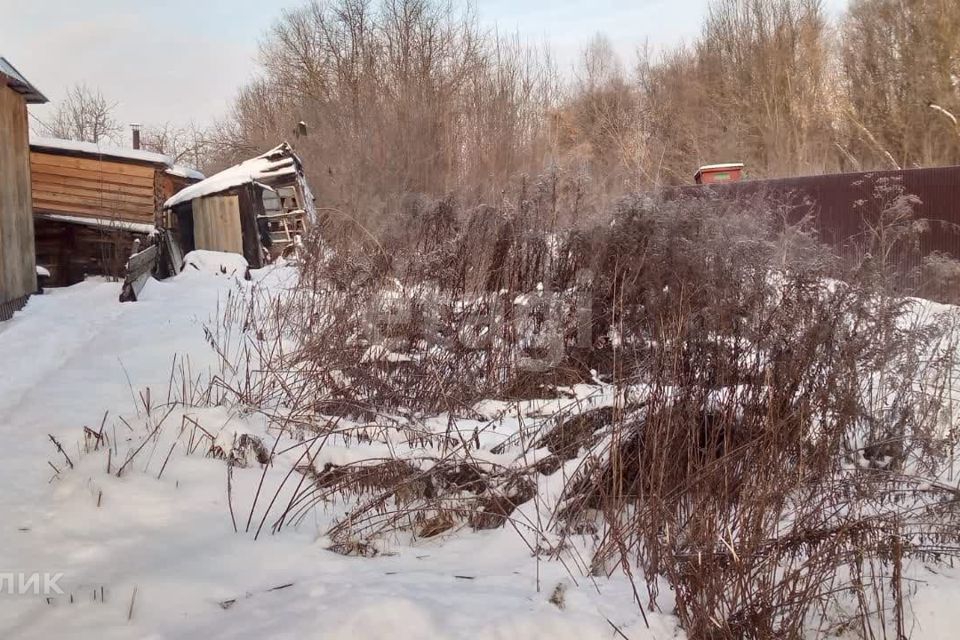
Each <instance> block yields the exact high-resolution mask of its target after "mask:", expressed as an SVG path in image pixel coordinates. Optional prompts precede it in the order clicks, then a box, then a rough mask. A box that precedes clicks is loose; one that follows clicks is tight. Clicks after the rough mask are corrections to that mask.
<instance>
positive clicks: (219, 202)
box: [193, 195, 243, 255]
mask: <svg viewBox="0 0 960 640" xmlns="http://www.w3.org/2000/svg"><path fill="white" fill-rule="evenodd" d="M193 242H194V247H195V248H197V249H207V250H210V251H227V252H231V253H239V254H240V255H243V234H242V232H241V227H240V202H239V198H238V197H237V196H234V195H230V196H211V197H208V198H198V199H196V200H194V201H193Z"/></svg>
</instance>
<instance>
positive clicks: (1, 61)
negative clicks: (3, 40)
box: [0, 56, 48, 104]
mask: <svg viewBox="0 0 960 640" xmlns="http://www.w3.org/2000/svg"><path fill="white" fill-rule="evenodd" d="M0 76H2V77H3V79H4V80H5V81H6V83H7V86H9V87H10V88H11V89H13V90H14V91H16V92H17V93H19V94H20V95H22V96H23V98H24V100H26V101H27V104H43V103H45V102H48V100H47V98H46V96H44V95H43V94H42V93H40V92H39V91H38V90H37V88H36V87H35V86H33V85H32V84H30V82H29V81H28V80H27V79H26V78H24V77H23V75H22V74H21V73H20V72H19V71H17V70H16V68H15V67H14V66H13V65H12V64H10V62H9V61H8V60H7V59H6V58H4V57H3V56H0Z"/></svg>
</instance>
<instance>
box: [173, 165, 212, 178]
mask: <svg viewBox="0 0 960 640" xmlns="http://www.w3.org/2000/svg"><path fill="white" fill-rule="evenodd" d="M166 173H169V174H170V175H172V176H177V177H178V178H190V179H191V180H203V179H204V178H206V176H205V175H203V174H202V173H200V172H199V171H197V170H196V169H191V168H190V167H185V166H183V165H182V164H175V165H173V166H172V167H170V168H169V169H167V171H166Z"/></svg>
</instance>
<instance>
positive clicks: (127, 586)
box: [0, 268, 953, 640]
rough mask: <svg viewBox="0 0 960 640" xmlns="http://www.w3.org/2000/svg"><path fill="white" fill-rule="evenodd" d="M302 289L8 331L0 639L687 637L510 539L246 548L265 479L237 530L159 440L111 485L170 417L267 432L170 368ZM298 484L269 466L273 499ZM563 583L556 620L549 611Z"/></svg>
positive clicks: (203, 280)
mask: <svg viewBox="0 0 960 640" xmlns="http://www.w3.org/2000/svg"><path fill="white" fill-rule="evenodd" d="M291 275H292V274H291V272H290V270H289V269H285V268H278V269H273V270H263V271H259V272H254V274H253V283H248V282H244V281H241V280H238V279H237V278H235V277H232V276H229V275H213V274H210V273H204V272H201V271H198V272H196V273H184V274H182V275H181V276H179V277H177V278H174V279H172V280H169V281H165V282H155V281H151V282H149V283H148V284H147V286H146V288H145V289H144V291H143V292H142V294H141V296H140V301H139V302H136V303H126V304H121V303H119V302H118V301H117V298H118V295H119V292H120V285H119V284H117V283H109V282H103V281H88V282H85V283H83V284H80V285H76V286H74V287H70V288H67V289H62V290H53V291H51V292H49V293H48V294H47V295H43V296H36V297H34V298H33V299H31V301H30V302H29V304H28V305H27V307H26V308H25V309H24V310H23V311H22V312H20V313H18V314H17V315H16V316H15V317H14V318H13V319H12V320H11V321H9V322H6V323H0V514H2V517H0V638H3V639H8V638H37V639H49V638H91V639H92V638H98V639H99V638H156V639H160V638H171V639H173V638H257V639H262V638H314V637H316V638H388V637H389V638H391V639H395V640H400V639H403V638H545V639H546V638H550V639H561V638H618V637H621V638H622V637H627V638H631V639H633V640H640V639H644V638H658V639H664V638H673V637H683V634H682V632H680V631H678V630H677V628H676V620H675V618H673V617H672V616H670V615H669V611H668V610H667V609H666V607H665V612H664V613H648V614H647V617H648V618H649V628H648V627H647V625H646V624H645V623H644V621H643V618H642V617H641V615H640V612H639V610H638V609H637V608H636V605H635V604H634V603H633V602H632V590H631V588H630V585H629V583H628V582H627V581H626V580H625V579H623V578H617V577H614V578H612V579H610V580H607V579H603V580H597V581H594V580H593V579H591V578H588V577H584V576H583V574H582V572H579V571H577V569H576V568H575V567H570V569H571V570H570V571H568V569H567V568H566V567H565V566H564V565H563V564H562V563H559V562H547V561H544V560H538V559H537V558H535V557H534V555H533V554H532V553H531V551H530V549H529V548H528V546H527V543H526V542H525V541H524V539H523V538H522V537H521V536H520V535H518V533H517V532H516V531H514V530H513V529H511V528H510V527H507V528H504V529H495V530H491V531H480V532H471V531H461V532H458V533H457V534H456V535H455V536H452V537H449V538H447V539H446V540H439V539H432V540H430V541H421V542H419V543H417V544H416V545H415V546H403V545H400V546H396V547H392V548H390V549H389V553H385V554H382V555H380V556H378V557H376V558H359V557H346V556H342V555H338V554H335V553H333V552H331V551H328V550H326V548H325V547H326V544H325V540H324V539H323V538H322V537H321V535H322V533H323V531H324V529H325V527H323V526H322V523H320V522H313V521H309V520H308V521H306V522H305V523H304V524H302V525H301V526H299V527H298V528H296V529H293V528H287V529H284V530H282V531H281V532H280V533H279V534H276V535H271V534H267V533H265V534H263V535H261V536H260V538H259V539H258V540H256V541H255V540H254V539H253V533H252V532H251V533H244V529H245V527H244V524H245V521H246V519H247V514H248V511H249V505H250V503H251V501H252V496H253V494H254V493H255V492H256V488H257V483H258V482H259V479H260V474H261V470H260V468H259V465H256V464H254V465H252V466H251V467H250V468H247V469H237V470H236V471H235V473H234V477H233V483H234V484H233V506H234V509H235V511H236V516H235V517H236V519H237V520H238V521H239V529H240V533H235V532H234V527H233V524H232V520H231V515H230V510H229V508H228V501H227V492H226V484H227V465H226V464H225V462H224V461H223V460H217V459H213V458H209V457H206V456H204V455H202V452H198V453H196V454H194V455H186V453H185V452H184V451H183V450H182V449H183V448H185V447H183V446H180V445H177V446H176V447H175V449H170V447H171V446H173V444H172V443H173V442H175V438H172V437H171V438H172V439H170V440H162V439H160V438H157V439H155V440H153V441H149V442H148V447H149V449H150V450H149V451H145V452H143V454H142V455H140V456H138V457H136V458H135V459H134V461H133V462H132V463H131V464H130V465H129V469H127V470H126V471H125V472H124V473H123V474H122V475H121V477H117V476H116V470H117V468H118V464H122V463H123V461H124V459H125V455H126V452H128V451H129V450H130V449H131V448H133V447H134V446H136V445H137V443H139V442H142V441H144V440H145V437H144V436H145V435H146V434H147V433H149V430H150V428H151V425H155V424H157V423H158V421H159V420H160V418H161V417H163V416H166V422H165V424H166V425H167V427H169V425H176V428H167V431H170V432H171V433H173V434H174V435H176V431H177V429H178V428H179V426H180V425H182V424H186V421H187V420H188V419H189V420H193V421H196V422H197V423H200V424H203V425H205V428H207V429H210V430H211V431H216V432H220V431H224V432H226V433H237V432H239V433H242V432H244V431H250V432H254V433H261V434H263V433H264V429H265V425H264V424H263V421H262V420H261V419H259V418H257V417H256V416H255V415H246V416H243V415H239V414H238V413H237V412H236V411H235V410H233V409H230V408H225V407H206V408H197V409H190V408H184V407H182V406H181V407H175V408H173V410H172V411H173V412H172V413H171V414H170V415H166V412H167V411H168V407H167V406H165V405H167V402H166V400H167V398H166V395H167V393H168V390H169V388H170V380H171V368H172V365H173V364H174V357H175V356H181V357H183V356H188V357H189V359H188V360H183V359H181V360H178V362H180V363H184V362H186V363H187V365H188V367H189V370H190V371H191V372H192V374H191V375H201V376H202V375H205V374H206V372H207V371H210V370H213V368H215V366H216V364H217V357H216V354H215V353H214V352H213V350H212V349H211V348H210V345H209V344H208V343H207V340H206V339H205V336H204V330H203V329H204V324H205V323H208V322H209V321H210V320H211V319H212V317H213V316H214V314H215V313H216V310H217V307H218V304H222V303H223V301H224V299H225V297H226V295H227V292H228V291H231V290H233V291H237V290H240V291H243V290H245V289H246V288H249V287H251V286H253V284H254V283H256V282H258V281H259V282H261V283H262V284H263V285H265V286H273V287H279V286H283V283H284V281H285V279H286V278H289V277H290V276H291ZM178 366H179V365H178ZM147 389H149V392H147V391H146V390H147ZM147 406H150V407H151V408H152V409H151V414H150V415H147V410H146V407H147ZM157 407H162V409H158V408H157ZM105 414H106V418H105ZM160 414H162V416H161V415H160ZM101 425H106V426H104V430H105V432H106V433H107V434H108V436H109V438H110V439H111V441H115V442H117V443H118V446H117V449H116V450H117V452H118V457H117V458H113V459H110V456H112V454H107V452H106V448H103V449H101V450H100V451H96V452H93V453H89V454H88V453H84V452H81V447H83V439H84V434H83V427H84V426H88V427H90V429H91V430H92V432H99V430H100V429H101ZM165 428H166V427H165ZM50 436H53V438H55V439H56V440H57V442H59V443H61V444H62V446H63V448H64V453H65V454H66V455H63V454H61V453H60V452H58V451H57V450H56V448H55V446H54V444H53V442H52V440H51V438H50ZM119 443H123V444H122V445H119ZM168 450H171V451H172V453H171V454H168ZM290 455H293V454H290ZM66 457H69V458H70V463H72V464H73V465H74V466H75V468H74V469H70V468H68V466H69V464H70V463H68V462H67V461H66ZM167 458H169V460H168V461H166V462H165V459H167ZM51 464H52V465H54V466H55V467H56V468H57V469H58V470H59V473H57V472H56V471H55V470H54V468H53V467H52V466H51ZM107 465H111V469H112V471H113V474H108V473H107V472H106V467H107ZM289 468H290V467H289V465H279V464H278V465H276V469H272V470H271V471H270V474H268V477H267V481H266V485H265V486H268V487H269V486H275V485H276V483H277V477H278V476H277V474H280V475H279V477H280V478H282V476H283V474H284V473H285V472H286V470H287V469H289ZM271 483H273V484H272V485H271ZM258 518H259V513H258V515H257V519H258ZM253 524H254V526H255V525H256V524H257V521H256V519H255V520H254V523H253ZM21 573H22V574H26V575H28V576H29V575H31V574H34V573H40V574H53V575H56V574H62V577H61V578H59V579H58V580H57V585H58V587H59V589H60V590H62V592H63V593H62V594H60V593H54V594H52V595H51V594H47V595H46V596H44V595H36V594H33V593H28V594H20V595H18V594H13V593H8V591H10V589H7V590H4V586H9V582H8V581H9V579H10V577H11V576H17V575H19V574H21ZM4 581H7V582H4ZM558 585H563V586H562V587H560V589H561V590H564V597H563V607H562V608H561V607H558V606H557V605H555V604H553V603H551V602H550V597H551V595H552V594H553V593H554V591H555V590H556V589H557V586H558ZM936 615H937V614H936V611H934V612H933V613H930V614H927V615H926V618H927V619H930V618H931V616H934V618H933V619H934V620H935V616H936ZM924 637H931V638H933V637H953V636H945V635H936V634H934V635H926V634H925V635H924Z"/></svg>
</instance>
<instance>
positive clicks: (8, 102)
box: [0, 77, 37, 319]
mask: <svg viewBox="0 0 960 640" xmlns="http://www.w3.org/2000/svg"><path fill="white" fill-rule="evenodd" d="M0 185H2V188H0V319H4V318H5V317H7V316H9V315H10V314H11V313H12V311H14V310H16V308H18V307H19V306H20V305H21V304H22V302H23V301H24V300H25V299H26V296H28V295H30V294H31V293H33V292H34V291H36V289H37V274H36V264H35V262H34V244H33V216H32V214H31V204H30V147H29V143H28V132H27V105H26V102H25V101H24V98H23V97H22V96H21V95H20V94H18V93H17V92H15V91H13V90H12V89H11V88H10V87H8V86H7V85H6V83H5V82H4V81H3V79H2V77H0Z"/></svg>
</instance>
